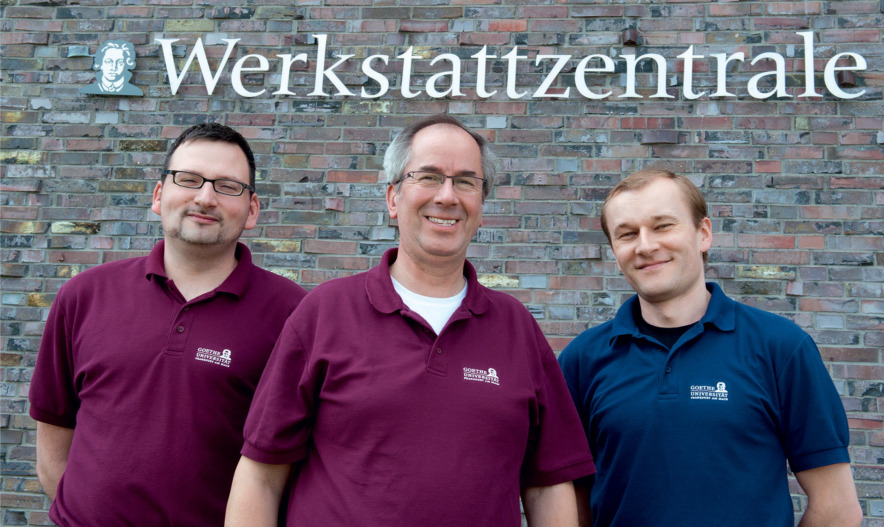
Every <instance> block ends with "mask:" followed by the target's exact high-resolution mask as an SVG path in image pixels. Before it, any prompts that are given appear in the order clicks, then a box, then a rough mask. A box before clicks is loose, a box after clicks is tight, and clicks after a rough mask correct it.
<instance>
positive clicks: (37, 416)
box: [28, 405, 77, 429]
mask: <svg viewBox="0 0 884 527" xmlns="http://www.w3.org/2000/svg"><path fill="white" fill-rule="evenodd" d="M28 414H29V415H30V416H31V417H32V418H33V419H34V420H35V421H40V422H41V423H46V424H50V425H53V426H60V427H62V428H71V429H73V428H76V426H77V420H76V419H70V418H68V417H65V416H63V415H56V414H53V413H50V412H44V411H42V410H40V409H39V408H36V407H34V406H33V405H31V407H30V408H29V409H28Z"/></svg>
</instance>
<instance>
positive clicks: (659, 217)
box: [611, 214, 678, 232]
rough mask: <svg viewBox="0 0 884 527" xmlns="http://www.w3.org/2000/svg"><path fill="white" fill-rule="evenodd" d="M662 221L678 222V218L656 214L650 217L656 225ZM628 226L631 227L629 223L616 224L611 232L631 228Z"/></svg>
mask: <svg viewBox="0 0 884 527" xmlns="http://www.w3.org/2000/svg"><path fill="white" fill-rule="evenodd" d="M663 220H667V221H678V217H677V216H673V215H671V214H658V215H656V216H651V221H652V222H653V223H657V222H659V221H663ZM630 225H631V223H629V222H623V223H618V224H617V225H615V226H614V228H613V229H611V232H617V231H618V230H619V229H629V228H631V227H630Z"/></svg>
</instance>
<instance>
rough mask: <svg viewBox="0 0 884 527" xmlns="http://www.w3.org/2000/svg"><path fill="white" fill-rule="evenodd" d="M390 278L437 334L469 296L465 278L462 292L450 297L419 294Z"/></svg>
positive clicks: (407, 302) (407, 304)
mask: <svg viewBox="0 0 884 527" xmlns="http://www.w3.org/2000/svg"><path fill="white" fill-rule="evenodd" d="M390 279H391V280H393V289H395V290H396V292H397V293H399V296H400V297H401V298H402V301H403V302H404V303H405V305H406V306H408V309H410V310H412V311H414V312H415V313H417V314H418V315H420V316H421V317H423V319H424V320H426V321H427V322H429V323H430V327H432V328H433V331H435V332H436V334H437V335H438V334H439V332H440V331H442V328H444V327H445V324H446V323H447V322H448V319H449V318H451V315H452V314H454V312H455V311H457V308H458V307H460V304H461V302H463V299H464V298H465V297H466V296H467V284H466V280H464V285H463V289H462V290H461V291H460V293H458V294H456V295H454V296H450V297H448V298H436V297H432V296H423V295H419V294H417V293H414V292H412V291H409V290H408V289H406V288H405V286H404V285H402V284H400V283H399V282H397V281H396V279H395V278H393V277H392V276H391V277H390Z"/></svg>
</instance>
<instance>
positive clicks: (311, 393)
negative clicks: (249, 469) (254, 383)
mask: <svg viewBox="0 0 884 527" xmlns="http://www.w3.org/2000/svg"><path fill="white" fill-rule="evenodd" d="M300 312H301V311H299V310H295V312H294V314H293V315H292V316H291V317H290V318H289V319H288V321H286V324H285V326H284V328H283V330H282V333H281V334H280V336H279V338H278V339H277V342H276V345H275V346H274V348H273V352H272V353H271V355H270V359H269V360H268V362H267V367H266V368H265V369H264V374H263V375H262V376H261V381H260V382H259V383H258V387H257V389H256V391H255V397H254V399H253V400H252V404H251V407H250V408H249V415H248V417H247V418H246V424H245V428H244V436H245V443H244V445H243V448H242V452H241V453H242V454H243V455H244V456H246V457H248V458H250V459H253V460H255V461H258V462H259V463H267V464H288V463H293V462H296V461H300V460H302V459H304V458H305V457H306V456H307V446H308V444H309V440H310V433H311V431H312V425H313V418H314V415H315V412H316V398H317V394H316V390H317V389H318V384H317V382H315V380H314V378H313V377H312V376H311V372H310V371H309V369H308V362H309V357H310V354H309V353H308V351H307V350H306V349H304V346H303V345H302V344H301V339H300V337H299V335H298V331H297V329H296V327H297V325H296V324H295V323H294V320H295V317H297V315H298V313H300Z"/></svg>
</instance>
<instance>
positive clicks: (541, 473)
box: [242, 249, 595, 527]
mask: <svg viewBox="0 0 884 527" xmlns="http://www.w3.org/2000/svg"><path fill="white" fill-rule="evenodd" d="M395 257H396V250H395V249H394V250H390V251H388V252H387V253H386V254H385V255H384V258H383V261H382V262H381V264H380V265H379V266H378V267H376V268H374V269H372V270H370V271H368V272H366V273H362V274H359V275H356V276H352V277H348V278H342V279H338V280H333V281H331V282H327V283H325V284H323V285H320V286H318V287H317V288H316V289H314V290H313V291H312V292H311V293H310V294H309V295H307V297H306V298H305V299H304V301H303V302H302V303H301V305H300V306H299V307H298V309H297V310H295V313H294V314H293V315H292V317H291V318H289V320H288V322H286V325H285V327H284V329H283V331H282V333H281V334H280V338H279V341H278V343H277V346H276V348H275V350H274V353H273V355H272V356H271V359H270V361H269V362H268V367H267V370H266V374H265V375H264V377H263V378H262V380H261V384H260V385H259V387H258V391H257V393H256V395H255V400H254V402H253V404H252V408H251V410H250V412H249V417H248V419H247V422H246V443H245V445H244V447H243V450H242V452H243V454H244V455H246V456H248V457H249V458H251V459H254V460H256V461H259V462H262V463H271V464H284V463H292V462H297V461H302V463H301V464H300V465H299V470H298V476H297V481H296V482H295V484H294V485H293V487H292V491H291V494H290V503H289V509H288V514H287V517H288V522H289V524H290V525H298V526H322V527H326V526H329V525H360V526H385V527H389V526H398V525H401V526H415V525H420V526H432V525H440V526H452V525H496V526H514V527H515V526H518V525H520V524H521V523H520V512H519V490H520V486H545V485H553V484H556V483H561V482H565V481H570V480H573V479H575V478H578V477H582V476H586V475H588V474H591V473H593V472H594V471H595V469H594V466H593V463H592V457H591V455H590V453H589V447H588V445H587V441H586V437H585V435H584V434H583V430H582V427H581V424H580V420H579V418H578V416H577V412H576V410H575V408H574V404H573V403H572V402H571V398H570V395H569V393H568V389H567V388H566V386H565V383H564V380H563V378H562V374H561V371H560V370H559V367H558V364H557V363H556V359H555V356H554V355H553V352H552V350H551V349H550V347H549V345H548V344H547V341H546V339H545V338H544V336H543V334H542V333H541V331H540V328H539V327H538V326H537V323H536V322H535V321H534V319H533V317H532V316H531V315H530V313H529V312H528V311H527V310H526V309H525V307H524V306H522V305H521V304H520V303H519V302H518V301H517V300H516V299H514V298H513V297H511V296H509V295H505V294H503V293H499V292H496V291H493V290H490V289H488V288H486V287H483V286H482V285H480V284H479V283H478V282H477V281H476V273H475V271H474V270H473V267H472V266H471V265H470V264H469V263H466V264H465V266H464V274H465V275H466V277H467V279H468V282H469V285H468V289H467V296H466V298H465V299H464V301H463V303H462V304H461V306H460V307H459V308H458V309H457V311H455V313H454V314H453V315H452V317H451V320H449V322H448V324H447V325H446V326H445V328H444V329H443V330H442V332H441V333H440V334H439V335H436V334H435V333H434V332H433V330H432V329H431V328H430V326H429V325H428V324H427V323H426V322H425V321H424V320H423V319H422V318H421V317H420V316H419V315H417V314H416V313H414V312H412V311H410V310H409V309H408V307H406V306H405V305H404V304H403V302H402V300H401V299H400V297H399V296H398V295H397V294H396V292H395V290H394V289H393V284H392V281H391V280H390V274H389V265H390V264H391V263H392V261H393V260H394V259H395Z"/></svg>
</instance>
